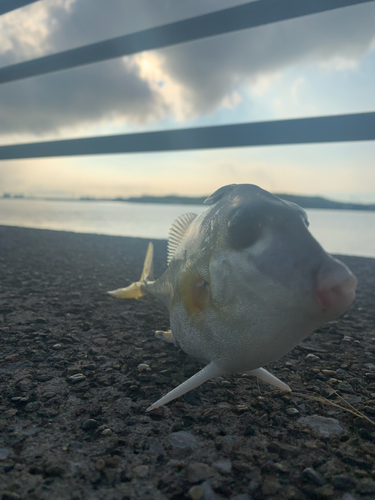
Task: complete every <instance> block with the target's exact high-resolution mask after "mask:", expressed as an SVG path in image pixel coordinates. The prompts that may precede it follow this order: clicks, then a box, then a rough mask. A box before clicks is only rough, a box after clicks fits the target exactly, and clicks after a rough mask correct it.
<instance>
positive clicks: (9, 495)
mask: <svg viewBox="0 0 375 500" xmlns="http://www.w3.org/2000/svg"><path fill="white" fill-rule="evenodd" d="M2 499H3V500H19V499H21V496H20V495H19V494H18V493H16V492H14V491H4V493H3V496H2Z"/></svg>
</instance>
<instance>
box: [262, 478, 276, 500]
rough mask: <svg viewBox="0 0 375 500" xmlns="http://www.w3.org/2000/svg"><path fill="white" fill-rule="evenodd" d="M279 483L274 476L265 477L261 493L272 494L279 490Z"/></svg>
mask: <svg viewBox="0 0 375 500" xmlns="http://www.w3.org/2000/svg"><path fill="white" fill-rule="evenodd" d="M280 488H281V485H280V483H279V481H278V479H277V478H276V477H266V478H265V479H264V481H263V484H262V492H263V495H266V496H268V495H274V494H275V493H277V492H278V491H279V489H280Z"/></svg>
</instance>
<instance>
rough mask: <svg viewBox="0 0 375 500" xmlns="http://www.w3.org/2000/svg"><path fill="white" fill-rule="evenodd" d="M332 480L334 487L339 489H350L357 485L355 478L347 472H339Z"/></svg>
mask: <svg viewBox="0 0 375 500" xmlns="http://www.w3.org/2000/svg"><path fill="white" fill-rule="evenodd" d="M332 482H333V485H334V487H335V488H337V489H338V490H350V489H352V488H354V486H355V481H354V479H353V478H352V477H351V476H348V475H347V474H339V475H338V476H336V477H334V478H333V481H332Z"/></svg>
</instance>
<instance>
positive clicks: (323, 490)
mask: <svg viewBox="0 0 375 500" xmlns="http://www.w3.org/2000/svg"><path fill="white" fill-rule="evenodd" d="M315 494H316V497H317V498H322V499H327V500H330V499H331V498H333V497H334V495H335V490H334V489H333V487H332V486H331V485H330V484H325V485H323V486H321V487H319V488H316V490H315ZM314 498H315V497H314ZM343 500H344V497H343ZM353 500H355V499H353Z"/></svg>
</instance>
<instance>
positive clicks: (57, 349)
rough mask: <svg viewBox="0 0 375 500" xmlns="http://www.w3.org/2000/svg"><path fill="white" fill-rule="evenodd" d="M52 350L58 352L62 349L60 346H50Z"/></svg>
mask: <svg viewBox="0 0 375 500" xmlns="http://www.w3.org/2000/svg"><path fill="white" fill-rule="evenodd" d="M52 349H55V351H60V350H61V349H62V345H61V344H55V345H53V346H52Z"/></svg>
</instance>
